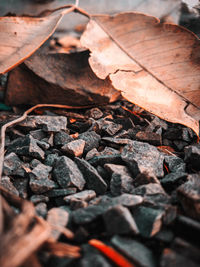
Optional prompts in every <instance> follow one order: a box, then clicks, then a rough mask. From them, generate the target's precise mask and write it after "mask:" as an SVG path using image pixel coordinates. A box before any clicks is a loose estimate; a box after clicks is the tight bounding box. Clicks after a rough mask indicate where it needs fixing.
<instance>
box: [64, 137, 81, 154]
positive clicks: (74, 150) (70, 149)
mask: <svg viewBox="0 0 200 267" xmlns="http://www.w3.org/2000/svg"><path fill="white" fill-rule="evenodd" d="M84 147H85V141H84V140H82V139H77V140H74V141H71V142H69V143H67V144H65V145H64V146H62V147H61V150H62V151H63V152H67V153H68V154H70V155H72V156H74V157H81V156H82V154H83V151H84Z"/></svg>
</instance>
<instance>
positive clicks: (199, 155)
mask: <svg viewBox="0 0 200 267" xmlns="http://www.w3.org/2000/svg"><path fill="white" fill-rule="evenodd" d="M184 152H185V158H184V161H185V162H186V163H189V164H190V165H191V166H192V168H193V169H194V170H197V171H200V144H195V145H190V146H187V147H185V149H184Z"/></svg>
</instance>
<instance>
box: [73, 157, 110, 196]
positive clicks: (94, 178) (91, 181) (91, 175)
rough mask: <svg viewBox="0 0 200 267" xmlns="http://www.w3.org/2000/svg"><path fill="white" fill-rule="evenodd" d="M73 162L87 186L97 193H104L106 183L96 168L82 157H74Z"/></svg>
mask: <svg viewBox="0 0 200 267" xmlns="http://www.w3.org/2000/svg"><path fill="white" fill-rule="evenodd" d="M75 162H76V164H77V165H78V167H79V169H80V170H81V172H82V174H83V176H84V178H85V180H86V186H87V188H88V189H91V190H94V191H95V192H96V193H97V194H104V193H105V192H106V190H107V184H106V182H105V181H104V180H103V178H102V177H101V176H100V175H99V174H98V172H97V171H96V169H95V168H94V167H93V166H92V165H91V164H89V163H88V162H87V161H86V160H84V159H79V158H75Z"/></svg>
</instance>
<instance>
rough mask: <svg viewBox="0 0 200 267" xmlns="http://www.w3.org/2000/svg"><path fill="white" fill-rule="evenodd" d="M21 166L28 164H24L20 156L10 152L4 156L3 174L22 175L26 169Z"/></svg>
mask: <svg viewBox="0 0 200 267" xmlns="http://www.w3.org/2000/svg"><path fill="white" fill-rule="evenodd" d="M23 166H25V167H28V166H29V165H28V164H24V163H23V162H22V161H21V160H20V158H19V157H18V156H17V155H16V154H15V153H14V152H12V153H10V154H8V155H6V156H5V158H4V164H3V173H4V174H5V175H17V176H21V177H24V176H25V173H26V171H25V169H24V168H23Z"/></svg>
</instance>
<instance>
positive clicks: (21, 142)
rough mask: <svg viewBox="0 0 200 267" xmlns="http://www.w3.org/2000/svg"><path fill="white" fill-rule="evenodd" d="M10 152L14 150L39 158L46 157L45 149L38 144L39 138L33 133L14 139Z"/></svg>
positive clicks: (23, 154)
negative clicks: (35, 137)
mask: <svg viewBox="0 0 200 267" xmlns="http://www.w3.org/2000/svg"><path fill="white" fill-rule="evenodd" d="M9 152H14V153H16V154H17V155H21V156H30V157H33V158H36V159H39V160H41V159H44V156H45V153H44V151H43V150H42V149H41V148H40V147H39V146H38V144H37V140H36V139H34V138H33V137H32V136H31V135H26V136H25V137H21V138H17V139H16V140H14V141H13V142H12V143H11V144H10V146H9V147H8V153H9Z"/></svg>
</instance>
